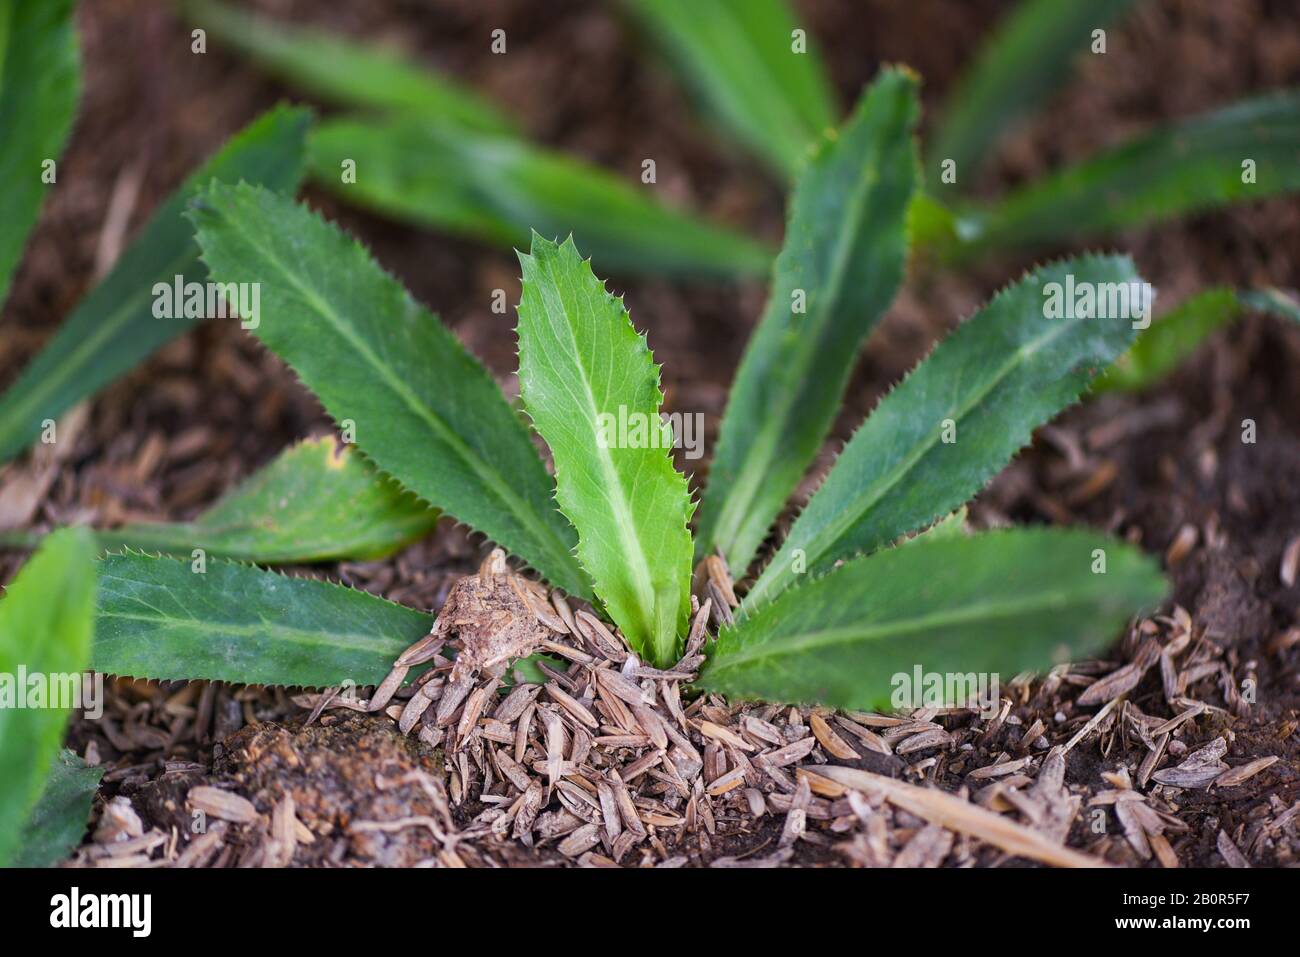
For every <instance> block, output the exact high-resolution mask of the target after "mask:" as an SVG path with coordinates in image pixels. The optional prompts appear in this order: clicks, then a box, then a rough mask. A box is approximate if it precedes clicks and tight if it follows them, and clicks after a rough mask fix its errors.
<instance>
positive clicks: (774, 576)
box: [745, 256, 1150, 608]
mask: <svg viewBox="0 0 1300 957" xmlns="http://www.w3.org/2000/svg"><path fill="white" fill-rule="evenodd" d="M1071 282H1073V284H1074V285H1073V287H1071V286H1070V285H1069V283H1071ZM1140 283H1141V280H1140V279H1139V278H1138V275H1137V273H1136V271H1135V270H1134V267H1133V263H1132V261H1130V260H1129V259H1128V258H1127V257H1116V256H1082V257H1079V258H1078V259H1071V260H1066V261H1064V262H1059V263H1053V264H1051V265H1048V266H1043V267H1041V268H1039V269H1037V270H1035V271H1034V272H1033V273H1030V274H1029V275H1028V276H1026V277H1025V278H1024V279H1022V280H1021V281H1020V282H1018V283H1015V284H1014V285H1011V286H1008V287H1007V288H1006V289H1004V290H1002V291H1001V292H1000V293H998V294H997V295H996V296H994V297H993V299H992V300H990V301H989V303H988V304H987V305H985V306H984V308H982V309H981V310H980V311H979V312H977V313H976V314H975V315H974V316H973V317H971V318H970V319H969V320H967V321H966V323H964V324H963V325H962V326H961V327H960V328H958V329H957V331H956V332H954V333H953V334H952V335H950V336H949V337H948V338H947V339H946V340H944V341H943V342H941V343H940V344H939V345H938V346H937V347H936V348H935V350H934V352H932V353H931V354H930V356H929V357H928V358H927V359H925V360H924V361H923V362H922V363H921V364H920V365H919V366H918V367H917V368H916V370H915V371H913V372H912V374H911V375H909V376H908V377H907V378H906V379H904V380H903V381H902V382H901V383H900V384H899V385H898V386H897V387H896V388H895V389H894V390H893V391H892V392H891V393H890V394H889V395H887V396H885V398H884V399H882V400H881V402H880V404H879V405H878V406H877V407H876V409H875V411H874V412H872V414H871V415H870V416H868V418H867V420H866V422H865V423H863V425H862V427H861V428H859V429H858V431H857V433H856V434H855V435H854V436H853V438H852V440H850V442H849V443H848V445H846V446H845V448H844V451H843V453H841V455H840V457H839V460H838V461H837V462H836V463H835V467H834V468H832V469H831V472H830V474H829V475H828V476H827V478H826V481H825V483H824V484H823V485H822V487H821V488H820V489H819V490H818V491H817V493H816V494H815V495H814V496H813V497H812V500H811V501H810V502H809V503H808V507H807V508H805V509H804V511H803V513H802V514H801V515H800V516H799V518H798V520H797V521H796V522H795V524H794V527H793V528H791V529H790V534H789V535H788V536H787V537H786V540H785V543H784V544H783V545H782V546H781V549H780V551H779V552H777V554H776V556H775V557H774V558H773V559H772V561H771V562H770V563H769V565H768V566H767V568H766V569H765V570H764V572H763V574H762V576H761V577H760V578H759V580H758V582H756V583H755V585H754V587H753V588H752V589H751V590H750V592H749V595H748V597H747V598H746V600H745V601H746V605H747V606H749V607H752V608H757V607H758V605H759V604H760V603H761V602H763V601H768V600H770V599H771V598H772V597H774V596H775V595H776V594H777V593H778V592H780V591H781V590H782V589H784V588H786V587H788V586H790V585H792V584H794V583H795V582H796V581H797V580H798V577H799V575H800V574H801V573H803V572H805V571H806V572H807V573H812V574H816V573H818V572H821V571H825V570H826V569H828V568H829V567H830V566H831V564H832V563H833V562H835V561H836V560H837V559H841V558H847V557H850V556H852V555H855V554H860V553H865V552H870V551H872V550H874V549H877V548H880V547H882V546H884V545H887V544H889V543H890V542H892V541H894V540H895V539H897V538H898V537H899V536H900V535H903V534H906V533H907V532H910V531H913V530H915V529H917V528H920V527H922V526H924V525H925V524H926V523H928V522H930V521H932V520H933V519H935V518H937V517H938V516H940V515H944V514H946V513H948V512H949V511H951V510H952V509H954V508H956V507H957V506H959V505H961V504H962V503H964V502H965V501H966V500H967V499H969V498H970V497H971V495H973V494H974V493H975V492H977V491H979V490H980V489H981V488H982V487H983V486H984V484H985V483H986V482H988V480H989V479H991V478H992V477H993V476H994V475H995V474H997V472H998V470H999V469H1001V468H1002V467H1003V466H1004V465H1006V463H1007V462H1008V461H1009V460H1010V459H1011V457H1012V456H1013V455H1015V453H1016V452H1017V451H1018V450H1019V449H1020V448H1021V447H1023V446H1024V445H1026V444H1027V443H1028V442H1029V439H1030V436H1031V434H1032V432H1033V430H1034V429H1035V428H1037V427H1038V426H1039V425H1041V424H1042V423H1043V422H1046V421H1047V420H1048V419H1050V418H1051V417H1052V416H1054V415H1056V413H1058V412H1059V411H1060V410H1061V409H1063V408H1065V407H1066V406H1067V405H1070V404H1071V403H1072V402H1074V401H1075V399H1077V398H1078V396H1079V394H1080V393H1081V392H1082V391H1083V390H1084V389H1085V388H1086V387H1087V385H1088V383H1090V382H1091V381H1092V380H1093V379H1094V378H1095V377H1096V376H1097V375H1098V374H1099V373H1100V372H1101V371H1102V370H1103V369H1105V368H1106V367H1107V366H1108V365H1110V363H1111V362H1113V361H1114V360H1115V358H1116V357H1118V356H1119V355H1120V354H1121V353H1123V352H1124V350H1125V349H1127V348H1128V346H1129V345H1130V344H1131V343H1132V342H1133V339H1134V337H1135V336H1136V334H1137V333H1136V330H1135V329H1134V328H1133V321H1134V320H1132V319H1130V318H1129V316H1128V315H1127V311H1126V310H1125V309H1124V308H1123V307H1122V304H1121V303H1120V302H1119V301H1118V299H1117V300H1116V301H1115V303H1114V304H1111V303H1109V302H1108V301H1107V300H1108V299H1109V296H1108V292H1117V291H1119V290H1120V289H1126V290H1131V291H1134V292H1135V293H1138V295H1135V296H1134V297H1133V298H1132V299H1131V302H1134V303H1138V302H1140V301H1141V300H1140V298H1139V297H1140V292H1139V284H1140ZM1053 284H1056V285H1053ZM1071 288H1073V290H1074V292H1075V293H1076V297H1077V295H1078V294H1079V293H1081V292H1082V291H1083V290H1085V289H1086V290H1091V291H1093V292H1095V293H1097V294H1099V296H1100V298H1101V300H1102V301H1103V306H1102V310H1101V311H1102V312H1103V314H1104V315H1106V316H1108V318H1087V317H1086V314H1085V313H1084V312H1083V310H1081V309H1078V308H1073V307H1075V306H1079V305H1083V304H1082V303H1079V302H1078V301H1077V298H1076V301H1075V302H1072V303H1070V305H1071V307H1072V308H1070V309H1069V311H1068V312H1067V313H1065V315H1064V316H1062V317H1060V318H1057V317H1055V315H1054V314H1053V317H1052V318H1049V317H1048V316H1049V312H1048V306H1049V305H1053V306H1054V305H1058V304H1060V305H1062V306H1063V305H1064V300H1065V299H1066V298H1068V297H1069V290H1070V289H1071ZM1050 292H1057V293H1059V296H1057V297H1049V296H1048V293H1050ZM1148 293H1149V289H1148ZM1145 308H1146V309H1147V310H1148V313H1147V315H1148V316H1149V309H1150V303H1149V300H1148V301H1147V303H1146V306H1145ZM949 438H951V439H952V441H946V440H947V439H949Z"/></svg>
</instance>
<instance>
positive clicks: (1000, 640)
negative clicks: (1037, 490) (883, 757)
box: [699, 529, 1166, 709]
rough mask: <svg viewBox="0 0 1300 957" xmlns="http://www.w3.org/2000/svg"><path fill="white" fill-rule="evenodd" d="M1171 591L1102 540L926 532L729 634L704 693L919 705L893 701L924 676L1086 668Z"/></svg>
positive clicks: (839, 571) (1143, 561)
mask: <svg viewBox="0 0 1300 957" xmlns="http://www.w3.org/2000/svg"><path fill="white" fill-rule="evenodd" d="M1099 561H1104V563H1105V565H1104V567H1105V572H1104V574H1103V573H1098V571H1097V570H1098V569H1099V568H1100V567H1102V566H1100V565H1099ZM1165 590H1166V583H1165V581H1164V579H1163V578H1162V577H1161V574H1160V571H1159V568H1158V566H1157V565H1156V563H1155V562H1153V561H1152V560H1151V559H1149V558H1147V557H1146V556H1144V555H1143V554H1142V553H1141V552H1139V551H1137V550H1136V549H1133V548H1130V547H1129V546H1126V545H1123V544H1121V543H1120V542H1118V541H1115V540H1114V539H1109V538H1106V537H1104V536H1101V535H1098V534H1096V533H1093V532H1085V531H1073V530H1071V531H1064V530H1052V529H1014V530H1004V531H996V532H985V533H982V534H979V535H972V536H969V537H957V538H930V537H929V536H925V537H923V538H922V539H920V540H918V541H917V542H915V543H914V544H909V545H907V546H906V547H903V548H894V549H889V550H887V551H882V552H878V553H876V554H875V555H870V556H867V557H866V558H859V559H854V560H853V561H850V562H847V563H845V564H844V565H842V566H840V567H838V568H836V569H835V570H833V571H831V572H829V573H828V574H827V575H825V576H824V577H822V578H819V579H817V580H815V581H812V582H810V583H808V584H805V585H802V586H800V587H797V588H792V589H790V590H789V591H787V592H785V593H784V594H782V595H781V596H780V597H779V598H777V599H776V600H775V601H774V602H772V603H771V604H770V605H766V606H764V607H763V608H760V609H758V610H757V611H755V612H754V613H753V614H751V615H750V616H748V617H746V618H742V619H741V620H740V621H739V622H737V624H736V625H735V626H734V627H732V628H728V629H725V630H724V631H723V632H722V634H721V635H720V636H719V638H718V641H717V644H716V646H715V647H714V649H713V650H712V652H710V654H709V659H708V661H707V662H706V664H705V666H704V668H703V670H702V672H701V674H700V679H699V685H700V686H701V687H703V688H706V689H708V690H709V691H717V692H721V693H723V694H727V695H734V696H739V697H746V698H762V699H764V700H767V701H782V702H787V701H788V702H800V703H817V704H823V705H829V706H831V707H837V708H863V709H876V708H886V707H911V706H919V705H920V704H921V703H922V702H921V701H917V700H916V699H914V698H911V699H909V700H907V701H899V700H897V699H895V700H891V697H892V693H893V692H894V691H898V690H900V689H903V688H905V687H906V685H904V683H903V682H904V681H907V682H911V679H912V678H913V676H914V675H915V674H916V671H917V669H920V670H921V672H922V673H923V674H938V675H939V676H941V677H942V676H956V677H969V679H971V683H972V684H974V683H975V679H976V678H977V676H981V675H982V676H984V677H985V678H986V680H991V677H990V676H997V677H998V679H999V680H1000V681H1006V680H1010V678H1011V677H1012V676H1014V675H1016V674H1018V673H1019V672H1021V671H1026V670H1044V669H1046V668H1047V667H1049V666H1050V665H1053V664H1055V663H1058V662H1061V661H1067V660H1078V658H1079V657H1080V656H1083V655H1087V654H1089V653H1092V652H1095V651H1097V650H1099V649H1100V648H1102V647H1104V646H1105V645H1106V644H1107V643H1109V642H1111V641H1113V640H1115V639H1116V638H1117V637H1118V636H1119V635H1118V631H1119V628H1120V626H1121V625H1122V624H1123V623H1124V621H1125V620H1126V619H1127V618H1129V617H1130V616H1132V615H1135V614H1138V613H1140V612H1143V611H1146V610H1149V609H1151V608H1153V607H1154V606H1155V604H1156V603H1157V602H1159V601H1160V599H1161V598H1162V597H1163V595H1164V593H1165ZM899 676H902V677H901V679H900V677H899ZM914 690H916V691H917V692H919V691H921V690H922V689H914ZM972 690H973V688H972ZM925 703H926V704H929V703H930V702H929V701H926V702H925ZM948 703H949V704H953V703H965V702H964V701H963V702H951V701H950V702H948Z"/></svg>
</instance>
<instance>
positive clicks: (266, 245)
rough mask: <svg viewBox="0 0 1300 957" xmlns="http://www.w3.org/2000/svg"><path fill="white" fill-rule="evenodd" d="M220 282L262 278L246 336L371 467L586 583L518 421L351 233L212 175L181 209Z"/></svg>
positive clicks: (569, 582)
mask: <svg viewBox="0 0 1300 957" xmlns="http://www.w3.org/2000/svg"><path fill="white" fill-rule="evenodd" d="M190 215H191V217H192V219H193V221H194V224H195V226H196V228H197V231H198V239H199V244H200V246H202V248H203V260H204V262H206V263H207V265H208V268H209V269H210V270H211V272H212V274H213V275H214V276H215V277H216V278H217V280H218V281H220V282H259V283H261V306H262V310H261V321H260V322H259V323H258V325H257V327H256V329H254V330H253V331H254V334H255V335H256V336H257V337H258V338H259V339H261V340H262V342H264V343H265V344H266V345H267V347H268V348H269V349H271V351H273V352H275V353H276V354H277V355H279V356H280V357H281V358H282V359H284V360H285V361H286V362H288V363H289V365H290V366H292V367H293V369H294V371H295V372H297V374H298V375H299V376H300V377H301V378H302V380H303V382H304V383H305V384H306V385H307V387H308V388H309V389H311V390H312V391H313V392H314V393H315V394H316V395H317V397H318V398H319V399H320V400H321V403H322V404H323V405H324V406H325V409H326V411H328V412H329V414H330V415H331V416H333V418H334V420H335V421H336V422H338V423H340V424H344V423H345V422H346V421H348V420H351V422H352V424H353V425H354V426H355V435H356V442H357V445H358V446H359V447H360V448H361V450H362V451H363V452H365V454H366V456H367V457H368V458H369V459H370V460H371V461H373V462H374V463H375V464H376V465H377V466H378V467H379V468H381V469H383V470H384V471H385V472H387V473H388V474H389V475H391V476H392V477H393V478H395V479H396V480H397V481H399V482H400V483H401V484H402V485H403V486H404V487H406V488H407V489H409V490H411V491H412V492H415V493H416V494H417V495H419V496H420V497H421V498H422V499H424V500H425V501H426V502H429V503H430V504H432V505H434V506H436V507H438V508H441V509H444V510H445V511H447V512H448V513H450V514H451V515H453V516H455V517H456V518H457V519H458V520H460V521H462V522H465V523H467V524H469V525H471V526H473V527H474V528H475V529H477V530H478V531H480V532H482V533H484V534H485V535H487V536H488V537H490V538H492V539H493V540H494V541H496V542H499V543H500V544H501V545H502V546H504V547H505V548H507V549H509V550H510V551H512V552H514V554H515V555H517V556H519V557H520V558H522V559H523V560H524V561H527V562H529V563H531V564H532V565H533V566H534V567H536V568H537V570H538V571H540V572H541V573H542V574H543V575H545V576H546V577H547V579H549V580H550V582H551V583H552V584H554V585H556V586H558V587H560V588H563V589H564V590H565V591H568V592H569V593H571V594H574V595H578V596H581V597H588V596H589V595H590V593H591V592H590V587H589V585H588V579H587V577H586V575H585V574H584V573H583V572H582V569H581V568H580V566H579V565H578V562H577V559H576V558H574V556H573V552H572V548H573V546H574V544H575V543H576V535H575V534H574V531H573V529H572V528H571V527H570V526H569V523H568V522H567V521H566V520H565V518H564V516H562V515H561V514H560V513H559V511H558V510H557V509H556V507H555V502H554V501H553V498H552V489H553V484H552V482H551V479H550V477H549V476H548V475H547V474H546V468H545V466H543V464H542V460H541V458H540V457H539V456H538V454H537V450H536V449H535V448H534V447H533V444H532V440H531V439H530V437H529V435H528V430H527V428H526V427H525V425H524V424H523V422H522V421H521V420H520V418H519V416H518V414H517V413H516V412H515V411H514V410H513V409H511V408H510V405H509V404H508V403H507V402H506V400H505V396H504V395H502V393H501V389H500V388H499V387H498V386H497V384H496V383H495V382H494V381H493V380H492V378H491V376H489V375H488V373H487V371H486V370H485V369H484V368H483V366H482V365H480V364H479V362H478V361H477V360H476V359H475V358H474V357H473V356H471V355H470V354H469V353H468V352H467V351H466V350H465V348H464V346H462V345H461V344H460V342H459V341H458V340H457V339H456V337H455V336H454V335H452V334H451V333H450V332H449V331H448V330H447V328H446V327H445V326H443V324H442V323H441V322H439V321H438V319H437V317H436V316H434V315H432V314H431V313H430V312H429V311H428V310H426V309H425V308H423V307H422V306H420V305H419V304H418V303H416V302H415V301H414V300H413V299H412V298H411V297H410V295H409V294H408V293H407V292H406V290H405V289H403V288H402V285H401V284H400V283H399V282H397V281H396V280H395V279H393V278H392V277H391V276H389V275H388V274H387V273H386V272H384V271H383V270H382V269H381V268H380V267H379V266H378V265H377V264H376V263H375V261H374V260H373V259H371V258H370V255H369V253H367V252H366V250H365V249H364V248H363V247H362V246H361V245H360V244H358V243H357V242H356V241H355V240H354V239H352V238H351V237H350V236H348V235H347V234H346V233H344V232H343V231H342V230H340V229H338V228H337V227H335V226H332V225H330V224H329V223H326V222H325V221H324V220H322V219H321V218H320V217H318V216H317V215H316V214H315V213H313V212H312V211H311V210H309V209H307V208H306V207H305V206H300V205H298V204H296V203H294V202H293V201H292V200H290V199H287V198H285V197H283V196H277V195H276V194H274V193H271V192H268V191H267V190H264V189H259V188H256V187H252V186H245V185H240V186H237V187H229V186H225V185H222V184H214V186H213V187H212V189H211V190H209V191H208V192H207V193H205V194H203V195H202V196H201V197H200V198H199V199H198V200H196V201H195V206H194V209H193V210H192V211H191V213H190Z"/></svg>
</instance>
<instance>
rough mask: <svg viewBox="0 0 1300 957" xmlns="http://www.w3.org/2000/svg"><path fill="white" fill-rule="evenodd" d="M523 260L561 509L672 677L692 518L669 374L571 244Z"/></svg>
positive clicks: (647, 651) (537, 414) (527, 338)
mask: <svg viewBox="0 0 1300 957" xmlns="http://www.w3.org/2000/svg"><path fill="white" fill-rule="evenodd" d="M519 258H520V262H521V263H522V264H523V280H524V290H523V298H522V299H521V301H520V303H519V379H520V383H521V387H522V389H521V391H522V394H523V399H524V405H525V407H526V408H527V410H528V414H529V415H530V416H532V419H533V424H534V425H535V426H536V428H537V431H538V432H540V433H541V435H542V438H544V439H546V442H547V444H548V445H549V446H550V447H551V454H552V456H553V457H554V459H555V474H556V484H557V493H556V498H557V501H558V502H559V505H560V508H561V509H562V510H563V511H564V514H565V515H567V516H568V517H569V519H570V521H572V522H573V524H574V527H576V528H577V530H578V557H579V559H580V560H581V562H582V565H583V567H584V568H585V569H586V570H587V572H588V573H589V574H590V575H591V579H592V582H593V587H594V588H595V591H596V594H597V595H598V596H599V597H600V599H601V600H602V601H603V602H604V603H605V607H606V608H607V609H608V610H609V614H610V617H612V618H613V619H614V621H615V622H616V623H617V624H618V625H619V627H620V628H622V629H623V634H624V635H625V636H626V637H627V639H628V641H630V642H631V644H632V647H633V648H635V649H637V651H638V653H640V654H642V655H643V656H648V657H650V658H651V659H652V660H654V661H655V662H656V663H658V664H659V665H660V666H662V667H666V666H669V665H671V664H672V663H673V661H674V660H675V657H674V656H675V654H676V652H677V650H678V641H677V639H678V635H679V634H681V633H683V632H684V630H685V627H686V623H687V618H688V616H689V614H690V602H691V535H690V532H689V531H688V530H687V528H686V523H687V521H688V520H689V518H690V513H691V510H692V506H691V503H690V495H689V493H688V492H687V489H686V479H685V478H684V477H683V476H682V475H681V474H680V473H679V472H677V471H676V470H675V469H674V468H673V463H672V454H671V448H672V441H673V439H672V430H671V429H670V428H669V427H667V426H666V425H664V424H662V423H661V420H660V417H659V411H660V405H661V404H662V403H663V393H662V392H660V390H659V368H658V366H656V365H655V362H654V357H653V356H652V355H651V354H650V349H649V347H648V346H647V345H646V341H645V338H644V337H643V336H641V335H639V334H638V333H637V331H636V330H635V329H634V328H633V327H632V322H631V320H630V318H629V317H628V314H627V310H626V309H625V308H624V307H623V303H622V302H621V300H619V299H616V298H614V297H613V296H611V295H610V294H609V293H608V292H606V291H605V286H604V283H602V282H601V281H600V280H599V279H597V278H596V277H595V275H594V274H593V273H592V271H591V265H590V263H589V262H587V261H585V260H583V259H582V257H581V256H580V255H579V254H578V250H577V248H576V247H575V246H574V244H573V240H572V239H571V238H570V239H568V240H566V241H565V242H564V243H563V245H556V244H555V243H553V242H550V241H549V240H546V239H543V238H542V237H541V236H537V235H534V236H533V243H532V253H531V255H522V254H521V255H520V257H519ZM624 423H626V424H627V426H629V427H630V428H629V430H628V431H627V435H628V439H627V440H626V441H624V434H623V433H624V429H623V425H624ZM637 427H639V428H640V430H641V431H640V437H639V438H638V437H637V434H636V433H635V432H632V431H631V429H635V428H637Z"/></svg>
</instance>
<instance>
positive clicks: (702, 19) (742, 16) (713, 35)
mask: <svg viewBox="0 0 1300 957" xmlns="http://www.w3.org/2000/svg"><path fill="white" fill-rule="evenodd" d="M625 5H626V6H627V7H628V8H629V9H630V10H631V12H632V13H633V14H634V15H635V16H636V17H637V18H638V19H639V20H640V21H641V22H642V23H643V24H644V26H645V27H646V29H647V31H648V32H649V33H650V34H651V35H652V36H653V37H654V39H655V40H656V41H657V42H658V43H659V45H660V46H661V47H663V48H664V50H665V52H666V53H667V54H668V57H669V59H671V60H672V61H673V63H674V64H675V65H676V66H677V68H678V69H679V70H680V71H681V73H682V74H683V76H684V77H685V79H686V81H687V83H688V84H689V85H690V86H691V88H692V89H693V91H694V92H695V93H696V95H697V96H699V98H700V99H701V100H702V101H703V102H704V104H705V105H706V106H707V108H708V109H709V112H710V113H712V114H713V116H714V117H716V118H717V120H718V121H719V122H720V123H721V124H722V125H723V126H724V127H726V128H727V129H728V130H730V132H731V133H732V135H733V136H735V137H736V138H737V139H738V140H740V141H741V142H743V143H744V144H745V145H746V146H748V147H749V149H751V150H752V151H753V152H754V153H755V155H757V156H759V157H760V158H762V160H763V161H764V162H766V163H767V164H768V165H769V166H770V167H771V168H772V169H773V170H775V171H776V172H777V173H779V174H781V175H782V176H784V177H787V178H791V179H792V178H793V177H794V174H795V173H796V172H797V171H798V169H799V167H800V166H801V165H802V163H803V161H804V159H805V158H806V156H807V153H808V144H810V143H812V142H813V141H814V140H816V139H817V138H818V137H819V136H820V135H821V133H822V131H823V130H825V129H826V128H827V127H829V126H831V125H832V124H833V123H834V122H835V116H836V112H837V110H836V107H835V103H834V96H833V94H832V92H831V88H830V82H829V79H828V77H827V75H826V68H825V66H824V65H823V64H822V62H821V57H820V56H818V54H817V51H816V49H815V47H814V46H813V43H812V40H811V39H810V38H808V37H807V36H806V32H805V37H804V39H805V42H806V44H807V49H806V50H805V51H804V52H796V51H795V48H794V46H795V43H794V36H793V34H794V30H795V28H796V23H795V20H794V18H793V17H792V16H791V14H790V10H789V9H788V8H787V6H786V4H785V2H784V0H710V2H708V3H698V2H694V0H625Z"/></svg>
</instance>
